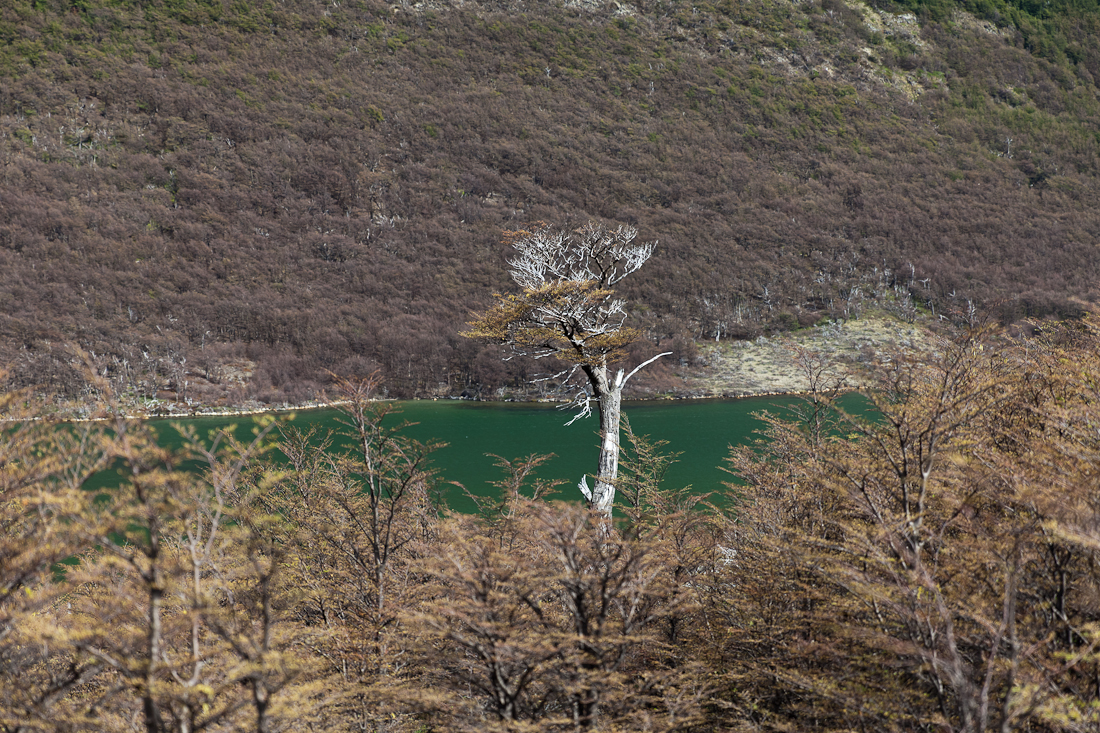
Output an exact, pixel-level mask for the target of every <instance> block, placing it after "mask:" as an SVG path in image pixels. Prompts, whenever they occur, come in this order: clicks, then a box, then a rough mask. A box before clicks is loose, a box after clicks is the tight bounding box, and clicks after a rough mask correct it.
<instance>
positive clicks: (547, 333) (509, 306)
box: [463, 223, 671, 516]
mask: <svg viewBox="0 0 1100 733" xmlns="http://www.w3.org/2000/svg"><path fill="white" fill-rule="evenodd" d="M637 235H638V232H637V230H635V229H633V228H632V227H627V226H619V227H618V228H616V229H608V228H607V227H605V226H604V225H602V224H597V223H589V224H587V225H585V226H583V227H581V228H580V229H575V230H573V231H564V230H559V229H554V228H552V227H549V226H543V227H540V228H538V229H535V230H534V231H519V232H511V233H509V235H508V239H510V240H511V243H512V246H513V247H514V248H515V249H516V252H517V253H518V254H517V255H516V257H515V258H513V259H511V260H509V261H508V264H509V271H510V273H511V275H512V279H513V280H515V281H516V283H517V284H519V286H520V287H521V288H523V291H522V292H521V293H519V294H518V295H497V296H496V297H497V304H496V305H495V306H494V307H493V308H491V309H490V310H488V311H486V312H484V313H480V314H477V315H476V318H475V319H474V320H473V321H472V322H471V323H470V324H469V326H470V328H469V330H468V331H465V332H464V333H463V335H464V336H467V337H469V338H476V339H481V340H484V341H489V342H492V343H499V344H502V345H504V346H507V347H508V348H509V349H510V351H511V355H510V356H509V357H506V358H511V356H514V355H517V354H519V355H524V356H529V357H532V358H535V359H544V358H546V357H552V358H554V359H557V360H558V361H561V362H564V364H565V365H566V368H565V369H564V370H562V371H560V372H558V373H557V374H554V375H552V376H551V377H549V378H548V379H551V380H561V384H562V385H563V387H565V388H566V389H572V391H573V400H574V403H575V404H576V406H577V407H578V408H579V410H580V411H579V412H578V414H577V416H576V417H574V418H573V419H574V420H576V419H579V418H581V417H585V416H587V415H589V414H591V410H592V407H591V404H592V400H593V399H595V401H596V405H597V408H598V410H599V414H600V459H599V464H598V469H597V471H596V485H595V488H594V489H592V490H589V488H588V482H587V480H586V479H585V478H582V479H581V482H580V484H579V488H580V489H581V492H582V493H583V494H584V497H585V499H587V500H588V502H589V506H590V507H591V508H593V509H595V510H597V511H599V512H601V513H603V514H604V515H606V516H610V514H611V507H612V504H613V502H614V500H615V478H616V475H617V474H618V467H619V421H620V418H621V415H622V394H623V387H625V386H626V383H627V382H628V381H629V380H630V378H631V377H633V376H634V375H635V374H636V373H637V372H638V370H640V369H642V368H643V367H645V366H646V365H647V364H650V363H652V362H653V361H655V360H657V359H659V358H660V357H662V356H665V355H666V354H668V353H671V352H664V353H662V354H658V355H657V356H654V357H652V358H651V359H648V360H646V361H644V362H642V363H641V364H639V365H638V366H636V367H635V368H634V369H632V370H631V371H630V372H629V373H626V372H625V370H623V369H618V370H617V371H616V370H613V368H612V365H614V364H615V363H616V362H618V361H620V360H621V359H622V358H623V357H624V356H625V353H626V351H625V350H626V347H627V346H628V345H629V344H630V343H631V342H633V341H634V340H635V339H636V338H637V336H638V332H637V330H635V329H633V328H628V327H626V325H625V322H626V308H625V302H624V301H623V300H621V299H619V298H617V297H616V296H615V291H614V290H613V288H614V286H615V285H616V284H617V283H618V282H619V281H620V280H622V279H623V278H624V277H626V276H627V275H629V274H631V273H632V272H635V271H636V270H638V269H639V268H640V267H641V266H642V265H644V264H645V262H646V261H647V260H648V259H649V258H650V257H651V256H652V255H653V250H654V248H655V247H656V246H657V243H656V242H647V243H645V244H635V243H634V239H635V237H637ZM580 374H583V375H584V379H577V377H578V375H580ZM571 422H572V421H571Z"/></svg>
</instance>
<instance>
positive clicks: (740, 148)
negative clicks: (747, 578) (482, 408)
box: [0, 0, 1100, 401]
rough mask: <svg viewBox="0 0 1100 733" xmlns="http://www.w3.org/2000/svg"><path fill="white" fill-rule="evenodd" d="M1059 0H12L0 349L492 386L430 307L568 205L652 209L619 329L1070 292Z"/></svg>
mask: <svg viewBox="0 0 1100 733" xmlns="http://www.w3.org/2000/svg"><path fill="white" fill-rule="evenodd" d="M1085 5H1088V4H1087V3H1086V4H1085ZM1075 7H1077V8H1078V9H1071V8H1070V7H1069V6H1068V5H1067V6H1066V7H1065V8H1063V7H1062V6H1061V5H1059V4H1057V3H1055V4H1054V5H1053V6H1052V5H1051V4H1050V3H1047V4H1046V5H1035V7H1031V4H1029V3H1026V2H1016V3H1006V2H999V1H994V0H982V2H980V3H972V4H970V5H967V6H963V5H956V4H954V3H950V2H942V1H941V2H936V3H924V4H920V5H917V4H914V5H913V6H912V7H907V6H905V5H903V4H902V5H894V4H890V3H880V4H878V5H876V7H874V8H872V7H869V6H866V5H863V4H860V3H852V4H850V5H847V4H844V3H842V2H840V1H839V0H812V1H811V2H800V3H783V2H778V3H777V2H770V1H765V0H749V1H748V2H733V1H732V0H727V1H725V2H714V3H710V4H708V3H687V2H676V1H673V0H669V1H667V2H659V1H649V0H646V1H644V2H638V3H634V4H627V3H618V2H606V3H604V2H597V1H593V2H573V1H568V2H558V3H533V4H523V3H518V2H516V3H504V2H454V3H441V2H440V3H423V4H416V5H411V4H395V5H389V4H384V3H376V2H338V3H333V2H331V1H326V2H321V1H320V0H281V1H280V2H268V3H266V4H263V5H255V4H252V3H231V2H228V1H226V2H222V0H154V1H153V2H140V3H139V2H137V0H14V2H10V3H6V4H5V7H4V9H3V10H0V269H2V271H3V272H4V276H3V278H2V279H0V288H2V289H3V292H2V293H0V298H2V302H3V303H4V304H5V305H4V307H3V308H2V309H0V363H5V364H8V365H9V369H10V371H11V373H12V378H13V380H14V381H15V382H16V383H17V384H29V383H47V384H50V385H52V386H53V387H55V388H60V389H63V390H67V391H68V392H70V393H79V392H80V390H81V389H83V388H84V387H83V383H82V380H81V378H80V377H79V376H78V371H77V370H76V369H75V368H74V366H73V358H72V357H71V356H70V352H69V351H68V346H67V344H70V343H75V344H77V345H79V346H81V347H82V348H84V349H85V350H87V351H88V352H89V353H90V356H89V359H90V360H91V361H92V362H93V363H94V364H95V365H96V368H97V369H98V370H99V371H100V372H101V373H104V374H106V376H107V377H108V378H109V379H111V380H113V381H114V383H115V388H116V390H118V391H119V392H121V393H125V394H128V395H131V396H133V397H135V398H140V397H148V396H153V395H155V394H156V393H157V392H158V391H161V392H163V391H165V390H170V391H171V392H172V393H173V395H174V396H178V397H181V398H184V397H188V398H195V399H203V400H207V401H214V400H229V401H241V400H244V399H246V398H258V399H262V400H265V401H287V400H289V401H297V400H303V399H307V398H308V397H310V396H312V395H313V394H315V393H316V392H317V391H318V390H319V389H321V388H323V386H324V384H325V383H326V380H327V379H328V377H327V374H328V373H329V372H336V373H341V374H355V373H365V372H369V371H371V370H373V369H375V368H381V369H382V371H383V373H384V375H385V377H386V380H387V384H388V385H389V388H390V390H391V393H392V394H397V395H403V396H412V395H431V394H441V393H446V392H450V393H457V392H459V391H462V390H463V389H467V388H473V389H475V390H479V391H480V392H481V394H484V395H488V394H493V392H494V390H495V389H497V388H498V387H500V386H501V385H505V384H514V383H517V382H518V381H522V380H524V379H525V378H526V377H528V376H529V375H530V373H531V372H532V370H533V369H534V368H535V367H534V366H533V365H531V364H512V365H502V364H501V363H500V362H499V360H498V358H497V353H496V351H495V349H493V348H490V347H485V346H481V345H479V344H475V343H470V342H467V341H464V340H463V339H462V338H460V337H459V336H458V335H457V332H458V331H459V330H460V328H461V324H462V323H463V322H464V321H465V320H466V319H467V317H468V314H469V312H470V311H471V310H473V309H477V308H482V307H484V306H485V305H486V304H487V303H488V302H489V298H490V296H491V294H492V293H493V292H494V291H500V290H503V289H507V288H508V287H510V283H509V281H508V279H507V276H506V273H505V271H504V267H505V258H506V256H507V251H506V250H507V247H506V246H505V245H503V244H501V242H500V240H501V234H502V231H504V230H510V229H520V228H523V227H527V226H530V225H532V224H533V223H535V222H538V221H548V222H554V223H565V224H569V223H578V224H579V223H582V222H584V221H586V220H588V219H590V218H599V219H604V220H607V221H611V222H623V223H629V224H632V225H634V226H636V227H638V229H639V230H640V236H642V237H643V238H645V239H658V240H660V246H659V249H658V253H657V255H656V256H655V257H654V259H653V260H652V261H651V262H650V263H649V264H648V265H647V266H646V268H644V269H643V270H642V271H641V272H639V273H638V274H637V275H636V276H635V277H634V280H633V282H631V283H629V285H628V288H627V296H628V297H629V298H630V299H631V300H632V302H634V303H636V304H637V309H636V312H635V314H634V317H635V318H636V321H637V325H639V326H640V327H641V328H642V329H643V331H644V333H645V334H646V336H647V339H648V340H647V342H646V343H642V344H639V345H638V347H637V349H636V353H637V355H639V356H641V355H643V354H644V355H648V354H650V353H652V352H653V351H654V350H655V348H656V347H657V346H658V345H664V346H668V347H671V348H673V349H675V350H676V351H677V352H678V356H679V357H680V358H681V359H683V360H690V359H692V358H693V356H694V345H693V340H694V339H697V338H707V339H714V338H715V337H721V338H726V337H734V338H741V337H755V336H756V335H759V334H761V333H768V332H771V331H776V330H787V329H790V328H793V327H796V326H798V325H799V324H803V325H805V324H809V323H813V322H816V321H818V320H820V319H822V318H826V317H831V318H847V317H853V316H857V315H858V314H859V312H860V311H861V309H862V308H863V307H864V304H865V303H867V302H868V301H876V303H877V304H878V305H879V306H882V307H886V308H888V309H893V310H894V311H896V312H898V313H899V314H901V315H903V316H905V317H911V316H912V315H913V313H914V312H915V310H916V309H917V308H921V309H925V310H930V311H932V312H933V313H935V314H937V315H940V314H947V315H949V316H951V317H966V315H967V314H968V313H970V312H971V311H972V310H973V309H977V308H982V309H987V310H990V311H991V312H993V313H994V314H995V315H996V316H997V317H999V318H1001V319H1002V320H1003V321H1004V322H1006V323H1010V322H1014V321H1017V320H1019V319H1020V318H1023V317H1025V316H1044V315H1049V314H1061V315H1066V314H1072V313H1074V312H1076V311H1078V310H1079V309H1080V308H1081V307H1082V306H1083V305H1084V304H1086V303H1087V302H1089V301H1092V300H1094V299H1095V297H1096V295H1097V293H1096V290H1097V288H1096V283H1097V276H1098V275H1100V257H1098V256H1097V251H1096V250H1097V244H1096V243H1097V233H1098V231H1100V185H1097V184H1098V181H1097V177H1098V174H1100V159H1098V150H1100V103H1098V95H1097V92H1098V90H1097V85H1096V81H1095V79H1096V78H1097V77H1098V76H1100V49H1098V47H1097V44H1096V43H1095V40H1096V38H1097V37H1098V35H1100V34H1098V33H1097V31H1098V30H1100V16H1098V14H1097V13H1096V12H1095V8H1092V7H1091V5H1088V7H1085V9H1080V8H1081V7H1083V6H1081V4H1077V5H1076V6H1075ZM967 10H969V11H972V12H967ZM624 284H625V283H624ZM668 369H669V367H668V366H667V365H665V366H662V367H660V368H658V369H655V370H653V372H652V374H650V375H648V379H649V382H648V383H646V382H641V383H640V386H641V387H642V388H643V389H659V388H661V386H662V380H663V379H665V378H666V377H667V375H668V374H669V372H668V371H667V370H668ZM662 370H666V371H662Z"/></svg>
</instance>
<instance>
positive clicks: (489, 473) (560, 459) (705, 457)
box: [152, 397, 800, 510]
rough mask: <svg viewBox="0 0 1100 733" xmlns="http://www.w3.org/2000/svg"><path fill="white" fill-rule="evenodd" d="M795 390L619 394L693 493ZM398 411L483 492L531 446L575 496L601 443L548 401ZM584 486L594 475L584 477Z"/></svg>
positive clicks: (335, 421)
mask: <svg viewBox="0 0 1100 733" xmlns="http://www.w3.org/2000/svg"><path fill="white" fill-rule="evenodd" d="M799 399H800V398H798V397H750V398H742V399H736V400H698V401H694V400H692V401H687V400H676V401H671V400H670V401H659V402H626V403H624V410H623V412H624V414H625V415H626V418H627V419H628V420H629V421H630V424H631V426H632V427H633V428H634V432H635V433H637V434H638V435H648V436H649V437H650V438H651V439H653V440H665V441H668V445H667V446H666V447H665V448H664V452H666V453H680V454H681V455H680V456H679V457H678V459H677V462H676V463H674V464H673V465H672V466H671V467H670V469H669V471H668V474H667V477H666V488H679V487H684V486H691V487H693V488H694V489H695V490H697V491H715V492H722V491H725V487H724V485H723V482H725V481H729V480H731V478H732V477H731V476H730V475H729V474H728V473H726V472H724V471H723V470H722V469H721V466H722V465H723V459H724V458H725V457H726V456H727V455H728V453H729V446H730V445H741V444H745V443H747V442H750V441H752V440H753V439H754V438H756V437H758V436H757V435H754V431H757V430H759V429H760V428H761V427H762V424H761V422H760V421H759V420H757V419H756V418H755V417H753V413H756V412H760V411H762V410H768V411H770V412H782V411H784V408H785V407H786V406H788V405H791V404H792V403H795V402H797V401H798V400H799ZM396 406H397V407H398V408H399V409H400V411H401V412H400V414H399V415H398V416H396V417H391V418H389V419H391V420H393V421H394V422H393V424H397V421H398V420H407V421H409V422H411V423H415V424H414V425H411V426H409V427H408V428H406V429H405V432H406V434H408V435H409V436H411V437H413V438H416V439H418V440H421V441H428V440H432V439H434V440H438V441H443V442H445V443H447V445H446V447H444V448H442V449H440V450H439V451H437V452H436V453H434V454H433V460H432V463H433V465H434V466H436V467H437V468H439V470H440V476H441V478H442V479H443V480H444V481H450V482H456V483H458V484H461V486H462V487H464V489H465V490H468V491H470V492H471V493H474V494H479V495H485V494H487V493H489V492H491V491H492V490H493V487H492V486H491V485H490V483H489V482H491V481H494V480H499V479H501V478H503V477H504V474H503V472H502V471H501V470H500V469H499V468H497V467H496V466H495V463H496V459H495V458H492V457H490V456H489V455H487V454H496V455H498V456H502V457H504V458H507V459H509V460H511V459H514V458H521V457H525V456H528V455H530V454H532V453H540V454H545V453H553V454H554V455H555V457H554V458H553V459H552V460H550V461H549V462H547V463H545V464H543V465H542V466H541V467H540V468H539V471H538V472H537V474H536V476H537V477H538V478H544V479H563V480H565V481H566V482H567V483H566V484H564V485H563V486H561V487H560V489H561V492H562V493H561V494H560V498H567V499H574V498H579V496H580V494H579V492H578V491H577V489H576V484H577V482H578V481H579V480H580V478H581V476H582V475H584V474H586V473H592V472H594V471H595V469H596V459H597V455H598V451H599V438H598V431H599V419H598V417H597V416H596V415H595V414H593V415H592V416H590V417H588V418H585V419H583V420H578V421H577V422H575V423H573V424H572V425H570V426H566V425H565V423H566V422H568V421H569V419H570V418H571V417H572V413H571V412H566V411H562V410H560V409H558V408H557V407H556V406H553V405H543V404H531V403H501V402H466V401H458V400H440V401H408V402H398V403H396ZM341 417H342V415H341V413H340V412H339V411H338V410H331V409H326V410H308V411H303V412H299V413H297V414H296V415H295V416H294V418H293V421H292V422H291V424H292V425H294V426H296V427H299V428H303V429H304V428H306V427H308V426H310V425H317V426H318V427H320V428H321V429H322V430H328V429H332V430H338V429H340V428H341V427H342V426H341V425H340V422H339V420H340V419H341ZM171 422H172V421H167V420H158V421H153V422H152V424H153V425H154V427H156V428H157V429H158V431H159V432H160V434H161V435H162V437H164V438H165V439H166V440H168V441H171V435H172V433H173V432H174V431H172V430H170V429H168V428H169V425H170V424H171ZM183 422H185V423H186V424H187V425H193V426H194V427H195V429H196V430H198V432H199V434H200V435H205V434H206V433H207V432H208V431H210V430H212V429H216V428H219V427H222V426H225V425H228V424H236V425H237V426H238V432H239V434H240V435H241V436H242V437H244V436H247V435H248V430H249V429H251V418H248V417H235V418H194V419H189V420H185V421H183ZM589 483H590V484H591V480H590V481H589ZM447 499H448V503H449V504H450V506H451V507H452V508H455V509H459V510H466V509H469V508H470V502H469V500H468V499H466V498H465V496H464V491H463V489H462V488H459V487H457V486H456V487H454V488H453V489H452V490H449V491H448V493H447Z"/></svg>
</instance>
